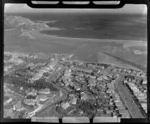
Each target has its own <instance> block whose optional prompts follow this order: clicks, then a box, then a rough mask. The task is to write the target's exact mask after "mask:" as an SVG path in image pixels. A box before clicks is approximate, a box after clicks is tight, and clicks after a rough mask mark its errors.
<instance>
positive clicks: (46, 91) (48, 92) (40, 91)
mask: <svg viewBox="0 0 150 124" xmlns="http://www.w3.org/2000/svg"><path fill="white" fill-rule="evenodd" d="M38 93H39V94H50V89H49V88H45V89H41V90H39V91H38Z"/></svg>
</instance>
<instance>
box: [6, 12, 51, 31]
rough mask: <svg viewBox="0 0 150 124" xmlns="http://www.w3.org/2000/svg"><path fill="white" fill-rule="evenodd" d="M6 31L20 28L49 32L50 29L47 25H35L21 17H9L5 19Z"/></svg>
mask: <svg viewBox="0 0 150 124" xmlns="http://www.w3.org/2000/svg"><path fill="white" fill-rule="evenodd" d="M4 26H5V29H11V28H20V29H24V30H25V29H26V30H38V31H41V30H49V29H50V27H49V26H48V25H47V24H45V23H35V22H33V21H31V20H30V19H28V18H25V17H21V16H7V15H5V17H4Z"/></svg>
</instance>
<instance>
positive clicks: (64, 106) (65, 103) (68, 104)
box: [61, 102, 70, 109]
mask: <svg viewBox="0 0 150 124" xmlns="http://www.w3.org/2000/svg"><path fill="white" fill-rule="evenodd" d="M61 106H62V108H63V109H67V108H68V107H69V106H70V103H69V102H63V103H61Z"/></svg>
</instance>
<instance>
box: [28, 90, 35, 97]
mask: <svg viewBox="0 0 150 124" xmlns="http://www.w3.org/2000/svg"><path fill="white" fill-rule="evenodd" d="M27 95H29V96H30V95H32V96H36V95H37V91H36V90H35V89H32V91H31V92H29V93H27Z"/></svg>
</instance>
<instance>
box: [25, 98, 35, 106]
mask: <svg viewBox="0 0 150 124" xmlns="http://www.w3.org/2000/svg"><path fill="white" fill-rule="evenodd" d="M35 102H36V101H35V100H34V99H24V103H25V104H26V105H35Z"/></svg>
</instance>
